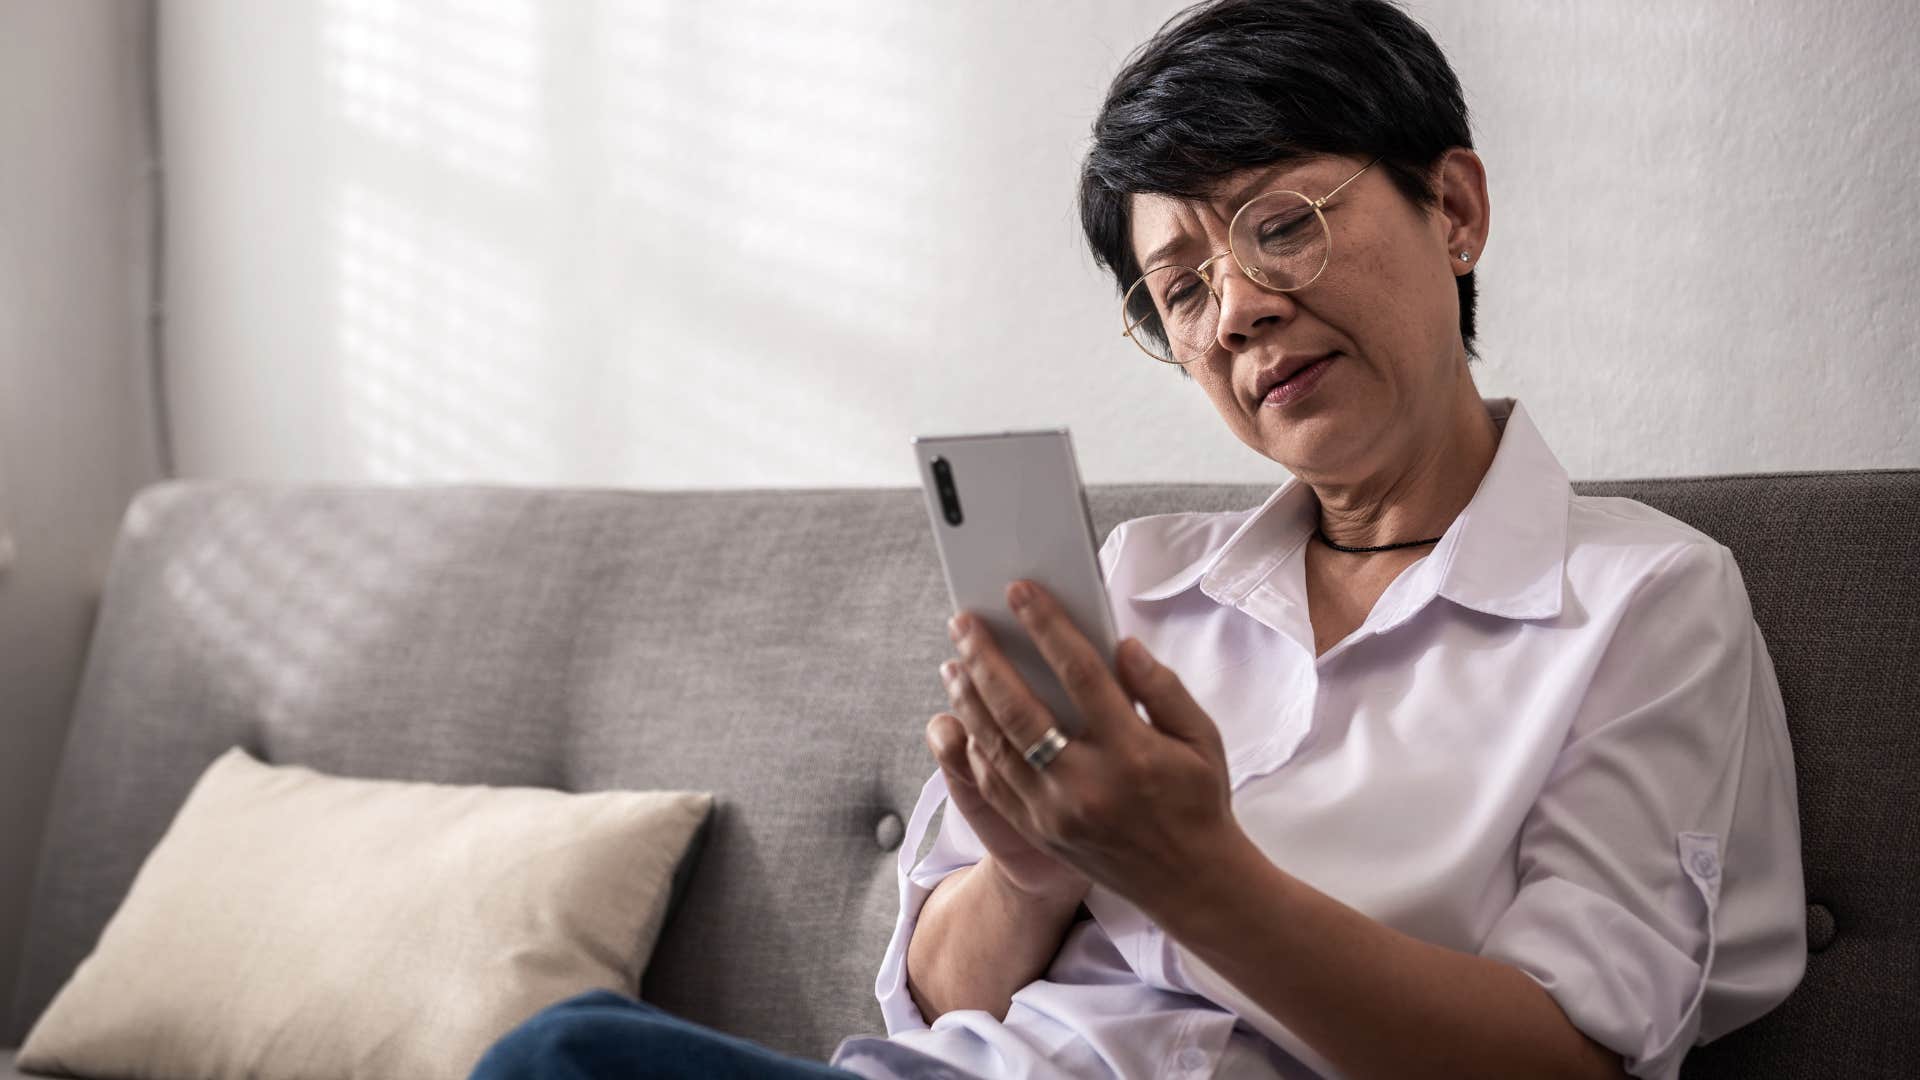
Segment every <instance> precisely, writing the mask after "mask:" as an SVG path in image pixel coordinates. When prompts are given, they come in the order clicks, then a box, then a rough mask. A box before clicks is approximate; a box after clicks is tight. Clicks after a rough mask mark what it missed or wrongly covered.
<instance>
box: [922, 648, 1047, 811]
mask: <svg viewBox="0 0 1920 1080" xmlns="http://www.w3.org/2000/svg"><path fill="white" fill-rule="evenodd" d="M940 675H941V679H942V680H943V681H944V683H945V684H946V688H947V702H948V704H950V705H951V706H952V707H953V711H954V714H955V715H956V716H958V717H959V718H960V723H961V724H962V726H964V727H965V728H966V732H967V745H966V747H965V750H966V753H967V755H968V761H969V763H970V765H972V766H973V774H974V775H973V782H974V786H975V787H977V788H979V789H980V790H981V794H983V795H984V794H986V789H987V786H988V783H989V780H988V774H994V775H997V776H998V778H999V779H998V782H999V784H1001V785H1002V786H1005V787H1007V788H1009V789H1010V790H1011V792H1012V793H1013V794H1014V795H1016V796H1018V797H1019V798H1020V799H1021V800H1022V801H1025V800H1027V799H1031V798H1034V797H1036V796H1037V795H1038V794H1039V788H1040V775H1039V771H1038V770H1037V769H1035V768H1034V767H1033V766H1031V765H1029V764H1027V760H1026V758H1024V757H1022V756H1021V751H1022V750H1023V749H1024V747H1022V746H1017V745H1015V744H1014V743H1013V742H1011V741H1010V740H1008V738H1007V735H1006V732H1005V731H1003V730H1002V729H1001V727H1000V725H999V724H997V723H995V722H994V719H993V716H992V711H991V710H990V709H989V708H988V706H987V704H986V702H985V701H984V700H982V698H981V696H980V692H979V690H978V689H977V688H975V687H974V685H973V681H972V680H971V679H970V678H968V675H967V669H966V668H965V667H964V666H963V665H961V664H959V663H956V662H954V661H952V660H949V661H947V662H946V663H945V664H942V665H941V667H940ZM996 807H997V804H996Z"/></svg>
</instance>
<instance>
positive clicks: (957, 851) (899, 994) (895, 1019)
mask: <svg viewBox="0 0 1920 1080" xmlns="http://www.w3.org/2000/svg"><path fill="white" fill-rule="evenodd" d="M946 801H947V780H946V777H945V776H943V775H941V773H940V772H939V771H938V770H935V772H934V774H933V776H932V777H931V778H930V779H928V780H927V783H926V786H925V787H924V788H922V789H921V791H920V801H919V802H918V803H917V804H916V805H915V806H914V808H913V816H912V817H911V818H910V819H908V821H907V831H906V836H905V837H904V838H903V839H902V840H901V842H900V875H899V876H900V915H899V917H898V918H897V919H895V920H894V924H893V937H892V939H890V940H889V941H888V942H887V952H886V955H885V956H884V957H882V958H881V961H880V975H879V977H878V978H876V979H875V980H874V984H873V992H874V994H875V996H877V997H878V998H879V999H880V1013H881V1016H882V1017H884V1018H885V1020H886V1023H887V1034H889V1035H894V1034H897V1033H899V1032H902V1031H912V1030H915V1029H918V1028H924V1027H926V1026H927V1021H926V1018H924V1017H922V1016H921V1015H920V1007H919V1006H918V1005H915V1004H914V1003H913V995H912V994H909V993H908V992H907V943H908V942H910V941H912V940H913V930H914V927H915V926H916V925H918V924H919V921H920V909H921V908H922V907H923V906H925V905H926V902H927V897H929V896H931V895H933V890H934V887H935V886H937V885H939V884H940V882H941V881H942V880H944V879H945V878H946V876H947V875H948V874H951V873H953V872H954V871H955V870H959V869H961V868H963V867H968V866H972V865H973V864H975V863H977V862H979V861H980V859H981V857H982V856H983V855H985V854H986V848H985V847H984V846H983V845H982V844H981V843H980V838H979V837H978V836H977V835H975V834H974V831H973V828H972V827H971V826H969V825H968V824H967V819H966V818H964V817H962V816H961V815H959V814H957V813H951V812H949V813H943V814H941V815H940V818H941V820H940V831H939V832H938V833H937V834H936V835H935V836H934V840H933V846H932V847H931V848H930V849H928V851H927V853H926V855H925V857H922V858H917V859H916V855H917V853H918V852H919V850H920V847H921V844H922V843H923V842H924V841H925V839H926V835H927V830H928V828H929V826H930V825H931V823H932V821H933V814H934V811H936V810H938V809H939V808H940V807H941V806H942V805H943V804H945V803H946Z"/></svg>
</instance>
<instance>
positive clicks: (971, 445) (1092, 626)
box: [914, 430, 1117, 749]
mask: <svg viewBox="0 0 1920 1080" xmlns="http://www.w3.org/2000/svg"><path fill="white" fill-rule="evenodd" d="M914 454H915V456H916V457H917V458H918V459H919V468H920V483H921V489H922V491H923V492H924V493H925V495H926V499H927V514H928V517H929V519H930V520H931V521H932V523H933V534H934V539H935V541H936V542H937V543H938V545H939V548H940V561H941V564H942V565H943V567H944V568H945V570H946V576H947V590H948V592H949V594H950V595H951V596H952V597H953V604H954V607H955V608H956V609H962V608H964V609H965V610H967V611H970V612H972V613H973V614H974V615H976V616H977V617H979V618H980V619H982V620H984V621H985V623H986V625H987V628H988V629H989V630H991V631H992V633H993V639H994V641H995V643H996V644H998V645H999V647H1000V650H1001V651H1002V652H1004V653H1005V654H1007V656H1008V657H1009V658H1010V659H1011V660H1012V661H1013V664H1014V666H1015V667H1016V668H1017V669H1018V670H1019V672H1020V674H1021V675H1022V677H1024V678H1025V679H1026V681H1027V685H1028V686H1030V687H1032V688H1033V690H1034V693H1035V695H1036V696H1038V697H1039V698H1040V700H1041V701H1042V702H1043V703H1044V704H1045V705H1046V706H1047V708H1048V709H1049V710H1051V711H1052V713H1053V714H1054V717H1055V718H1056V720H1058V721H1059V725H1060V729H1061V730H1062V731H1063V732H1065V733H1067V734H1068V735H1073V734H1076V733H1077V732H1078V731H1079V730H1080V717H1079V713H1078V711H1077V710H1076V709H1075V708H1074V707H1073V704H1072V702H1071V700H1070V699H1069V698H1068V697H1067V695H1066V692H1065V691H1064V690H1063V689H1061V687H1060V684H1059V682H1058V680H1056V679H1055V678H1054V676H1053V669H1052V668H1051V667H1049V666H1048V665H1047V663H1046V660H1045V659H1044V658H1043V657H1042V656H1041V655H1040V651H1039V650H1038V649H1037V648H1035V647H1034V645H1033V642H1032V641H1031V639H1029V638H1028V637H1027V634H1026V631H1025V629H1023V628H1022V627H1021V626H1020V624H1019V621H1018V620H1017V619H1015V618H1014V616H1013V613H1012V611H1011V610H1009V609H1008V607H1007V602H1006V589H1007V585H1008V584H1009V583H1011V582H1013V581H1015V580H1018V579H1020V578H1027V579H1029V580H1032V581H1035V582H1038V583H1040V584H1041V585H1044V586H1045V587H1046V588H1047V591H1048V592H1050V593H1052V594H1053V596H1054V597H1055V598H1056V599H1058V600H1059V601H1060V603H1061V605H1062V606H1063V607H1065V609H1066V611H1067V615H1068V617H1069V618H1071V619H1072V620H1073V623H1074V625H1075V626H1078V627H1079V628H1080V632H1081V633H1082V634H1085V635H1086V637H1087V640H1088V641H1090V642H1092V643H1093V646H1094V648H1095V649H1097V650H1098V651H1099V652H1100V655H1101V657H1102V659H1104V660H1105V661H1106V663H1107V665H1108V666H1109V667H1111V666H1112V665H1113V652H1114V647H1115V645H1116V644H1117V642H1116V641H1115V638H1114V629H1113V611H1112V609H1111V608H1110V607H1109V606H1108V602H1107V590H1106V583H1105V581H1104V579H1103V578H1102V576H1101V573H1100V558H1099V554H1098V547H1097V542H1096V539H1095V537H1094V532H1093V518H1092V516H1091V515H1090V514H1089V513H1088V512H1087V502H1086V496H1085V494H1084V492H1083V491H1082V489H1081V485H1080V471H1079V468H1078V467H1077V466H1076V464H1075V462H1074V457H1073V444H1072V441H1071V440H1070V438H1069V436H1068V435H1067V433H1066V432H1065V431H1063V430H1057V431H1028V432H1007V433H1004V434H994V435H958V436H947V437H922V438H918V439H915V440H914ZM936 458H945V459H946V461H947V463H948V465H949V467H950V468H951V470H952V474H951V475H952V478H953V484H954V489H955V491H956V493H957V495H958V498H959V503H960V511H961V522H960V524H958V525H955V524H952V523H951V522H949V521H948V520H947V517H946V513H945V511H944V509H943V505H942V499H941V496H940V493H939V491H938V489H937V486H936V483H935V481H934V475H933V468H932V467H933V461H934V459H936ZM1022 749H1024V747H1023V748H1022Z"/></svg>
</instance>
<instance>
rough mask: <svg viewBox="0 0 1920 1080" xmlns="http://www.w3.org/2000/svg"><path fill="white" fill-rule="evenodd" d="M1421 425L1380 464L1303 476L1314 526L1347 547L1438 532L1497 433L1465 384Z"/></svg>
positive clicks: (1470, 486)
mask: <svg viewBox="0 0 1920 1080" xmlns="http://www.w3.org/2000/svg"><path fill="white" fill-rule="evenodd" d="M1466 390H1467V391H1468V392H1467V393H1465V394H1461V395H1456V398H1455V404H1454V406H1453V407H1452V408H1450V409H1449V410H1448V411H1447V412H1446V413H1445V414H1443V415H1441V416H1438V417H1436V418H1435V420H1434V421H1433V423H1432V424H1430V425H1427V427H1426V428H1425V429H1424V430H1419V431H1410V432H1409V433H1408V436H1407V437H1406V438H1405V439H1404V440H1402V442H1401V445H1400V446H1398V447H1397V451H1398V453H1397V455H1396V460H1395V461H1393V462H1392V463H1390V464H1389V465H1388V466H1387V467H1386V468H1384V469H1379V470H1376V471H1374V472H1372V473H1371V474H1369V475H1368V476H1366V477H1364V478H1362V479H1359V480H1356V481H1352V482H1342V481H1338V480H1328V481H1324V482H1323V481H1320V480H1318V479H1314V480H1308V485H1309V486H1310V487H1312V488H1313V493H1314V495H1315V496H1316V497H1317V498H1318V499H1319V501H1320V531H1321V532H1322V533H1324V534H1325V535H1326V536H1327V538H1328V539H1330V540H1333V541H1334V542H1336V543H1339V544H1343V545H1345V546H1347V547H1374V546H1377V545H1380V544H1396V543H1400V542H1402V541H1407V540H1420V539H1424V538H1427V537H1433V536H1439V535H1440V534H1441V533H1444V532H1446V531H1447V527H1448V526H1449V525H1451V524H1453V519H1454V518H1456V517H1458V516H1460V511H1461V510H1464V509H1465V508H1466V505H1467V503H1468V502H1470V501H1472V499H1473V493H1474V492H1475V491H1477V490H1479V487H1480V480H1481V478H1482V477H1484V476H1485V475H1486V473H1487V467H1488V466H1490V465H1492V464H1493V454H1494V451H1495V450H1496V449H1497V448H1498V447H1499V432H1498V431H1497V430H1496V429H1495V428H1494V426H1493V419H1492V418H1491V417H1489V416H1488V415H1487V410H1486V406H1485V405H1484V404H1482V403H1481V401H1480V397H1479V394H1478V393H1477V392H1474V391H1473V389H1472V384H1471V382H1470V381H1469V382H1468V383H1467V386H1466Z"/></svg>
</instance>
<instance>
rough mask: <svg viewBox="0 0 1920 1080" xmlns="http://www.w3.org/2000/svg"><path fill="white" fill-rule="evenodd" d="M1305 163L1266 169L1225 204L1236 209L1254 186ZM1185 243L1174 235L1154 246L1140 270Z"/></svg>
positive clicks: (1251, 196)
mask: <svg viewBox="0 0 1920 1080" xmlns="http://www.w3.org/2000/svg"><path fill="white" fill-rule="evenodd" d="M1307 164H1308V163H1307V162H1304V161H1295V162H1289V163H1287V164H1284V165H1276V166H1274V167H1273V168H1271V169H1268V170H1267V171H1266V172H1264V173H1261V174H1260V175H1259V176H1257V177H1255V178H1254V179H1252V180H1250V181H1248V182H1247V183H1245V184H1243V185H1241V187H1240V189H1239V190H1238V191H1235V192H1233V193H1232V194H1231V195H1229V196H1226V197H1225V198H1226V202H1227V205H1229V206H1232V207H1235V208H1236V210H1237V208H1239V207H1242V206H1245V205H1246V204H1247V201H1248V200H1249V199H1251V198H1253V195H1252V192H1253V190H1254V189H1255V188H1260V187H1265V186H1267V185H1268V184H1271V183H1273V182H1275V181H1276V180H1278V179H1279V178H1280V177H1281V176H1284V175H1286V174H1287V173H1289V172H1293V171H1296V170H1299V169H1302V168H1304V167H1306V165H1307ZM1213 201H1215V202H1218V201H1220V200H1217V199H1216V200H1213ZM1187 244H1188V240H1187V238H1186V237H1185V236H1176V237H1174V238H1173V239H1171V240H1169V241H1167V242H1166V243H1164V244H1161V245H1160V246H1159V247H1157V248H1154V249H1153V250H1152V251H1149V252H1147V257H1146V259H1145V260H1144V261H1143V262H1141V264H1140V270H1141V272H1142V273H1145V272H1146V271H1148V270H1152V269H1154V268H1155V267H1157V266H1160V265H1161V264H1162V263H1165V262H1166V261H1167V259H1168V258H1170V257H1172V255H1173V253H1174V252H1176V251H1178V250H1180V249H1181V248H1183V247H1185V246H1187Z"/></svg>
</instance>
